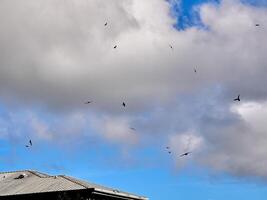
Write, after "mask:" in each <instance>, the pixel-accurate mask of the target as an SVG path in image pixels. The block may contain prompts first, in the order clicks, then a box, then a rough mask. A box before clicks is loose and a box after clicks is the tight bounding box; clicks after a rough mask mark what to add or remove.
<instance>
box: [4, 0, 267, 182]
mask: <svg viewBox="0 0 267 200" xmlns="http://www.w3.org/2000/svg"><path fill="white" fill-rule="evenodd" d="M171 3H178V1H171ZM170 8H171V4H170V3H168V2H167V1H163V0H144V1H138V0H116V1H108V2H107V1H105V0H99V1H84V0H76V1H72V0H46V1H44V0H28V1H27V2H21V1H15V0H13V1H12V0H3V1H1V2H0V23H1V27H0V52H1V53H0V66H1V67H0V95H1V100H2V102H3V104H5V105H6V106H7V107H11V106H14V105H17V106H18V107H26V108H27V109H29V108H30V107H42V109H41V110H42V112H44V113H45V114H44V113H42V114H40V113H38V114H31V115H30V116H31V117H29V118H28V119H29V121H26V122H30V123H29V126H27V127H28V128H27V129H28V130H34V132H35V133H36V137H38V138H40V139H44V140H53V139H54V138H56V137H59V136H62V135H64V134H67V135H70V136H74V137H77V136H78V135H79V137H88V134H89V135H90V136H91V134H93V135H100V136H101V137H102V138H103V139H105V140H107V141H109V142H115V143H117V144H124V145H125V144H126V145H130V146H132V145H135V144H138V143H144V144H150V145H152V146H153V145H154V144H157V143H158V141H159V140H160V141H161V142H166V143H167V142H170V143H171V145H172V146H173V147H174V148H175V149H176V150H175V152H176V153H177V154H179V153H180V151H182V150H183V148H185V147H184V145H185V140H187V139H185V138H188V137H189V138H192V139H191V140H192V145H190V147H188V148H189V149H191V150H194V152H196V153H195V154H194V156H192V158H191V159H194V160H195V162H197V163H198V164H199V165H204V166H206V167H209V168H212V169H216V170H219V171H226V172H228V173H231V174H233V175H237V176H260V177H265V178H266V177H267V171H266V170H265V168H264V165H266V163H265V161H264V155H266V154H267V148H266V142H265V141H266V140H267V136H266V134H265V133H264V130H266V129H267V126H266V125H265V123H264V119H265V118H266V115H267V112H265V110H266V107H267V106H266V101H267V91H266V86H265V85H266V80H267V75H266V74H267V67H266V66H267V59H266V52H267V40H266V35H267V9H266V8H264V7H253V6H250V5H247V4H243V3H241V2H240V1H237V0H223V1H222V2H221V3H220V4H212V3H208V4H204V5H200V6H198V7H196V8H195V10H196V12H197V13H198V14H199V17H200V20H201V23H202V25H201V26H198V27H188V28H187V29H185V30H183V31H178V30H177V29H175V28H174V25H175V23H176V19H175V17H174V16H172V13H171V11H170V10H171V9H170ZM106 22H107V23H108V25H107V26H104V24H105V23H106ZM256 23H258V24H260V27H256V26H255V24H256ZM115 45H117V48H116V49H114V48H113V47H114V46H115ZM169 45H171V46H172V47H173V49H171V48H170V47H169ZM195 68H196V69H197V73H194V69H195ZM238 94H241V99H242V102H245V103H244V104H243V103H242V104H233V102H232V100H233V98H234V97H236V95H238ZM88 99H89V100H93V103H92V104H90V105H84V102H85V101H87V100H88ZM123 101H125V102H127V107H126V109H124V108H123V107H122V106H121V103H122V102H123ZM47 113H49V114H51V115H52V116H54V118H57V117H61V116H64V117H62V121H61V122H59V121H56V122H55V121H53V120H51V119H49V120H48V118H49V117H47V116H45V117H44V115H46V114H47ZM8 116H10V118H9V119H8V120H7V119H5V118H4V117H3V119H1V120H0V124H3V126H2V127H3V128H1V129H0V137H11V136H10V134H11V135H12V134H14V133H10V131H8V126H10V123H11V121H12V119H17V120H18V121H20V122H17V121H12V124H16V126H20V124H23V122H25V120H22V121H23V122H21V117H20V115H17V114H10V113H9V114H8ZM12 116H13V117H12ZM52 119H53V117H52ZM133 125H134V126H135V127H136V128H137V130H138V133H136V134H135V133H132V132H131V131H130V130H129V127H131V126H133ZM21 126H23V125H21ZM5 127H7V128H5ZM88 130H90V131H88ZM15 133H16V134H23V133H21V132H20V131H18V132H15ZM95 133H97V134H95ZM16 134H15V135H16ZM12 137H15V136H14V135H12ZM69 138H71V137H67V138H66V139H69Z"/></svg>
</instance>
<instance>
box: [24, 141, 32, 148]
mask: <svg viewBox="0 0 267 200" xmlns="http://www.w3.org/2000/svg"><path fill="white" fill-rule="evenodd" d="M31 146H32V140H29V144H27V145H25V147H27V148H30V147H31Z"/></svg>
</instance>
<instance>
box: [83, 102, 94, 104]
mask: <svg viewBox="0 0 267 200" xmlns="http://www.w3.org/2000/svg"><path fill="white" fill-rule="evenodd" d="M92 102H93V101H86V102H85V104H90V103H92Z"/></svg>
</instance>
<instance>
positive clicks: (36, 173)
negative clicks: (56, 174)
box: [27, 170, 51, 178]
mask: <svg viewBox="0 0 267 200" xmlns="http://www.w3.org/2000/svg"><path fill="white" fill-rule="evenodd" d="M27 171H28V172H30V173H32V174H34V175H35V176H38V177H39V178H48V177H51V175H49V174H45V173H42V172H38V171H35V170H27Z"/></svg>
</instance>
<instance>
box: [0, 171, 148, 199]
mask: <svg viewBox="0 0 267 200" xmlns="http://www.w3.org/2000/svg"><path fill="white" fill-rule="evenodd" d="M20 175H23V176H24V178H21V179H16V178H18V177H19V176H20ZM82 189H94V190H95V191H98V192H102V193H109V194H113V195H117V196H124V197H130V198H134V199H140V200H146V199H147V198H145V197H141V196H137V195H134V194H130V193H127V192H122V191H120V190H117V189H112V188H108V187H104V186H100V185H97V184H94V183H90V182H86V181H81V180H78V179H75V178H73V177H70V176H65V175H59V176H50V175H47V174H44V173H40V172H37V171H31V170H26V171H17V172H5V173H0V196H10V195H21V194H32V193H44V192H56V191H69V190H82Z"/></svg>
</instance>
